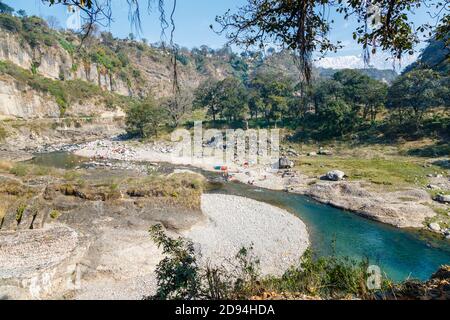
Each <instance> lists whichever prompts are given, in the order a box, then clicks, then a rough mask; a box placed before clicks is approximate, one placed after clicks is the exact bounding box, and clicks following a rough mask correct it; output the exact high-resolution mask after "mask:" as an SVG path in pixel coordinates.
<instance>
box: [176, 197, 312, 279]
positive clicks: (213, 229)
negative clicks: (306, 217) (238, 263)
mask: <svg viewBox="0 0 450 320" xmlns="http://www.w3.org/2000/svg"><path fill="white" fill-rule="evenodd" d="M202 212H203V214H205V216H206V217H207V219H206V220H205V221H204V222H202V223H199V224H197V225H195V226H193V227H192V228H191V229H190V230H188V231H186V232H183V233H182V234H183V236H185V237H186V238H189V239H192V241H193V242H194V244H197V245H199V247H200V249H201V261H202V262H203V263H207V262H211V263H212V264H213V265H216V266H221V265H223V266H225V267H226V268H227V269H228V270H230V271H232V267H233V265H230V262H231V261H233V260H234V259H233V258H234V256H235V255H236V254H237V253H238V252H239V250H241V249H242V248H243V247H245V248H250V247H251V248H253V250H252V252H251V254H252V255H254V256H255V257H257V258H258V260H259V261H260V268H261V273H262V274H263V275H276V276H281V275H282V274H283V273H284V271H286V270H287V269H288V268H289V267H291V266H292V265H296V264H298V262H299V261H300V258H301V257H302V256H303V253H304V252H305V251H306V249H307V248H308V246H309V240H308V232H307V229H306V226H305V224H304V223H303V222H302V221H301V220H300V219H299V218H298V217H296V216H294V215H292V214H291V213H289V212H287V211H285V210H282V209H279V208H277V207H274V206H271V205H268V204H266V203H262V202H258V201H255V200H251V199H247V198H243V197H236V196H230V195H222V194H204V195H203V196H202Z"/></svg>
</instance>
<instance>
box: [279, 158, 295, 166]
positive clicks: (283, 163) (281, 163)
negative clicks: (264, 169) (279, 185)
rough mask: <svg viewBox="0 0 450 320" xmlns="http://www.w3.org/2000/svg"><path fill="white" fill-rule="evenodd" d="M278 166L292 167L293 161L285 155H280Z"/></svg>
mask: <svg viewBox="0 0 450 320" xmlns="http://www.w3.org/2000/svg"><path fill="white" fill-rule="evenodd" d="M278 167H279V168H280V169H292V168H293V167H294V162H293V161H290V160H289V159H288V158H287V157H281V158H280V160H279V162H278Z"/></svg>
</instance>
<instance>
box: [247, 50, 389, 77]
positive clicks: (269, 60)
mask: <svg viewBox="0 0 450 320" xmlns="http://www.w3.org/2000/svg"><path fill="white" fill-rule="evenodd" d="M340 58H344V59H341V60H339V61H338V63H336V64H335V65H334V67H333V68H324V67H320V66H317V65H315V67H314V70H313V74H314V76H315V78H331V77H332V76H333V75H334V74H335V73H336V72H338V71H339V70H342V69H357V70H358V71H360V72H361V73H363V74H365V75H367V76H369V77H371V78H373V79H375V80H379V81H384V82H386V83H391V82H392V81H394V79H395V78H396V77H397V76H398V74H397V72H396V71H394V70H392V69H384V70H380V69H376V68H364V67H363V64H359V62H358V63H356V60H357V59H359V58H356V57H355V59H352V58H348V57H340ZM358 61H359V60H358ZM255 70H264V71H277V72H282V73H283V74H286V75H288V76H290V77H292V78H293V79H298V76H299V71H298V68H297V66H296V64H295V62H294V59H293V58H292V54H291V53H289V52H288V51H281V52H278V53H274V54H272V55H270V56H268V57H266V58H265V59H264V60H263V62H262V63H261V64H260V65H257V66H256V68H255Z"/></svg>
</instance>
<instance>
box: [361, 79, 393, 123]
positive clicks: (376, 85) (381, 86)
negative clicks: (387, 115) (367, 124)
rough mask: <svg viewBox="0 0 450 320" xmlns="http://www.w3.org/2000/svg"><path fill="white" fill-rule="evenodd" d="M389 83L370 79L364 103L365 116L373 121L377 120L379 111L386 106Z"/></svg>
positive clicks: (365, 118)
mask: <svg viewBox="0 0 450 320" xmlns="http://www.w3.org/2000/svg"><path fill="white" fill-rule="evenodd" d="M387 92H388V86H387V84H385V83H383V82H380V81H377V80H374V79H369V82H368V85H367V88H366V92H365V95H364V97H363V100H362V103H363V104H364V109H363V118H364V120H367V119H369V120H370V121H371V122H372V123H373V122H374V121H375V120H376V118H377V115H378V113H379V112H380V111H381V110H382V109H383V108H384V106H385V103H386V98H387Z"/></svg>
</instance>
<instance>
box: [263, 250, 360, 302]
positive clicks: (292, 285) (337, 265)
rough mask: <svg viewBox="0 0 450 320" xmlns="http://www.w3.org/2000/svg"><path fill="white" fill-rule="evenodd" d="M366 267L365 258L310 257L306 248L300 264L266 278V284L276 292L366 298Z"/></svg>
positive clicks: (310, 254) (311, 255)
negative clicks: (282, 273)
mask: <svg viewBox="0 0 450 320" xmlns="http://www.w3.org/2000/svg"><path fill="white" fill-rule="evenodd" d="M368 266H369V263H368V261H360V262H357V261H353V260H350V259H349V258H345V257H344V258H339V257H336V256H331V257H322V258H318V259H314V257H313V253H312V252H311V251H310V250H308V251H307V252H305V254H304V255H303V257H302V261H301V264H300V267H292V268H291V269H290V270H289V271H287V272H286V273H285V274H284V275H283V276H282V277H281V278H272V279H269V280H266V286H268V287H270V289H272V290H276V291H278V292H301V293H305V294H308V295H312V296H320V297H326V298H338V299H339V298H344V297H347V296H353V297H361V298H367V296H368V294H369V291H368V289H367V287H366V283H367V278H368V274H367V268H368Z"/></svg>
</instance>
